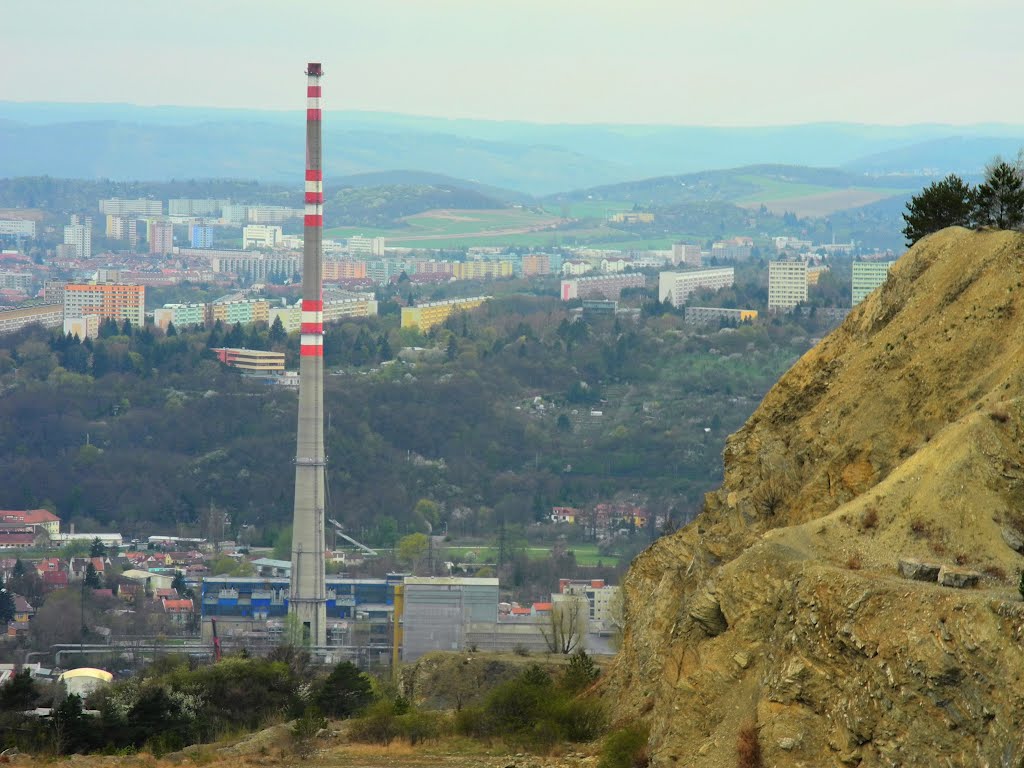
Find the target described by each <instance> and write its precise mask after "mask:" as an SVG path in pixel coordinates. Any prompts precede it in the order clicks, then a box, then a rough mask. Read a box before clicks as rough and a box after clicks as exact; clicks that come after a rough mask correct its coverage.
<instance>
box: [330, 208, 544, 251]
mask: <svg viewBox="0 0 1024 768" xmlns="http://www.w3.org/2000/svg"><path fill="white" fill-rule="evenodd" d="M403 221H404V222H405V223H406V224H408V226H407V227H402V228H397V227H396V228H393V229H377V228H373V227H358V226H353V227H350V226H344V227H332V228H331V229H328V230H326V231H325V232H324V235H325V236H326V237H349V236H351V235H360V234H361V235H365V236H367V237H371V236H372V237H384V238H387V240H388V241H389V243H391V244H395V245H408V246H410V247H414V248H444V247H445V246H453V247H460V248H461V247H464V246H465V245H467V244H470V245H475V244H478V243H479V244H484V245H486V244H492V243H487V242H481V241H485V240H488V239H494V238H498V239H499V240H500V242H499V243H493V244H502V243H506V242H507V243H510V244H511V243H514V238H516V237H521V236H524V235H535V234H537V233H543V232H544V231H545V230H548V229H549V228H550V227H551V226H553V225H554V224H556V223H557V222H558V214H553V215H552V214H549V213H538V212H537V211H535V210H530V209H527V208H499V209H492V210H443V211H427V212H425V213H420V214H416V215H415V216H408V217H406V218H405V219H403Z"/></svg>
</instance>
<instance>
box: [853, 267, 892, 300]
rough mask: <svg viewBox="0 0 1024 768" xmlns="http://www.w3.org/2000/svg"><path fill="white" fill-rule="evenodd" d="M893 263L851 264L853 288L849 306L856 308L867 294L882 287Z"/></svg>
mask: <svg viewBox="0 0 1024 768" xmlns="http://www.w3.org/2000/svg"><path fill="white" fill-rule="evenodd" d="M895 263H896V262H895V261H855V262H853V286H852V290H851V294H852V295H851V297H850V305H851V306H854V307H855V306H857V305H858V304H860V303H861V302H862V301H864V299H866V298H867V296H868V294H869V293H871V292H872V291H874V290H875V289H876V288H878V287H879V286H881V285H882V283H884V282H885V281H886V279H887V278H888V277H889V270H890V269H892V265H893V264H895Z"/></svg>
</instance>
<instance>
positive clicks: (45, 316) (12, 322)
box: [0, 304, 64, 333]
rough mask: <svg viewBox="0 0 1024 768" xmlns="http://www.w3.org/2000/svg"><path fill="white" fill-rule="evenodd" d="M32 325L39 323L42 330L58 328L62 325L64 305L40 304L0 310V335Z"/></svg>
mask: <svg viewBox="0 0 1024 768" xmlns="http://www.w3.org/2000/svg"><path fill="white" fill-rule="evenodd" d="M32 323H39V324H40V325H42V326H43V327H44V328H60V327H61V325H63V323H64V305H63V304H40V305H38V306H35V307H15V308H14V309H6V308H2V309H0V333H12V332H13V331H17V330H20V329H22V328H24V327H25V326H26V325H32Z"/></svg>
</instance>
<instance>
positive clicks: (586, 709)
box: [552, 699, 607, 741]
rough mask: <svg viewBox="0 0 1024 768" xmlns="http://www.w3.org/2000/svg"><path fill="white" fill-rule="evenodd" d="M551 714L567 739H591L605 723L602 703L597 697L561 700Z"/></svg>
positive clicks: (600, 731) (602, 729)
mask: <svg viewBox="0 0 1024 768" xmlns="http://www.w3.org/2000/svg"><path fill="white" fill-rule="evenodd" d="M552 714H553V716H554V719H555V720H557V721H558V723H559V724H560V725H561V727H562V729H563V730H564V731H565V737H566V738H567V739H568V740H569V741H592V740H594V739H596V738H597V737H598V736H600V735H601V733H602V731H604V729H605V725H606V724H607V718H606V716H605V711H604V705H603V704H602V703H601V702H600V701H598V700H597V699H568V700H563V701H561V702H559V703H558V706H557V707H556V708H555V710H554V712H553V713H552Z"/></svg>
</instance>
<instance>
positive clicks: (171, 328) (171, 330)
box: [167, 320, 178, 338]
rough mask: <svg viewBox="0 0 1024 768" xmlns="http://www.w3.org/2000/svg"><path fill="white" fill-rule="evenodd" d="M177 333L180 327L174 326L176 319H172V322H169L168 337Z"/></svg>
mask: <svg viewBox="0 0 1024 768" xmlns="http://www.w3.org/2000/svg"><path fill="white" fill-rule="evenodd" d="M177 335H178V329H177V328H175V327H174V321H173V320H172V321H171V322H169V323H168V324H167V338H170V337H171V336H177Z"/></svg>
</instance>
